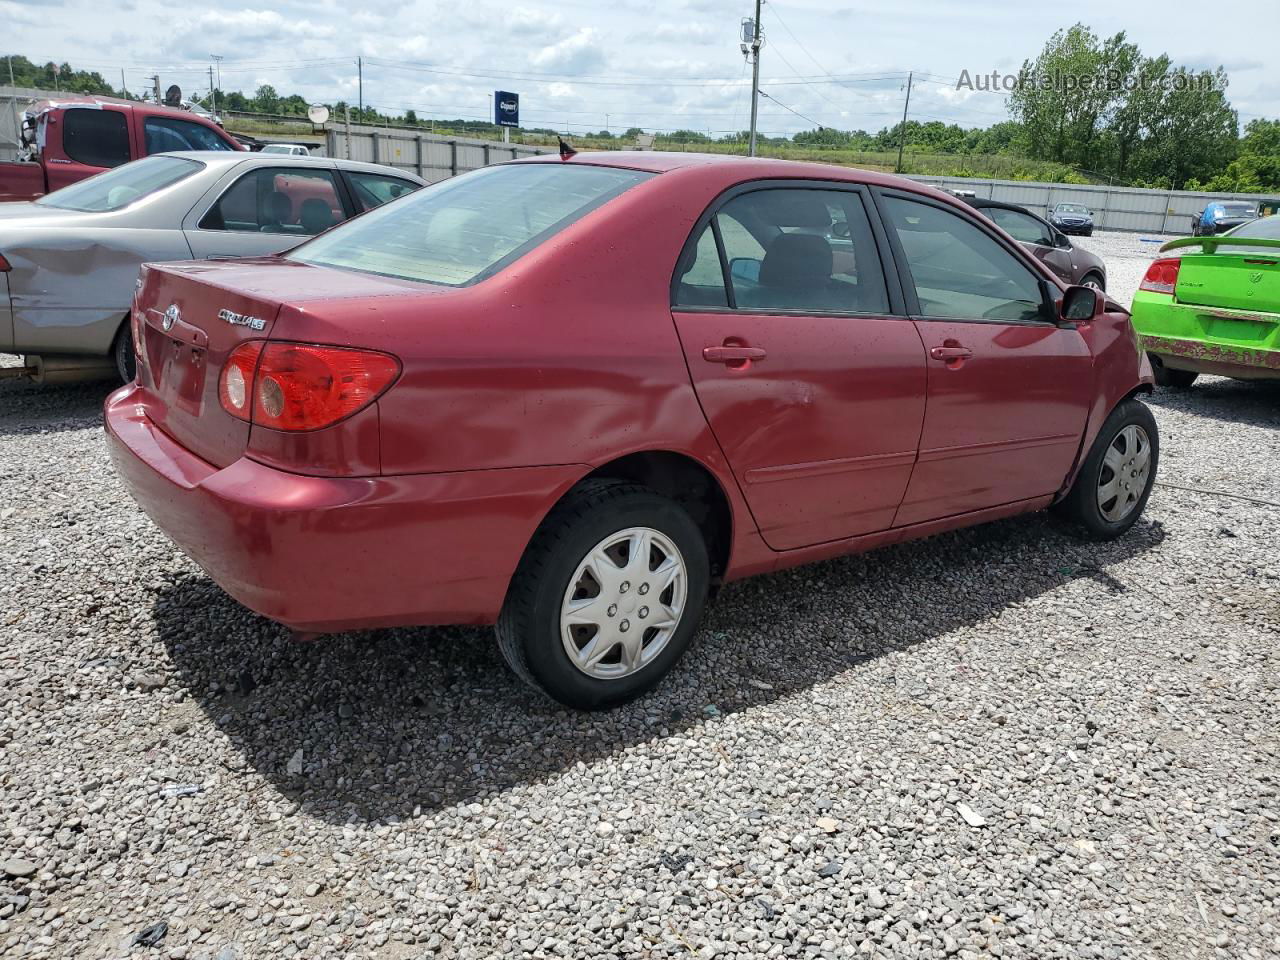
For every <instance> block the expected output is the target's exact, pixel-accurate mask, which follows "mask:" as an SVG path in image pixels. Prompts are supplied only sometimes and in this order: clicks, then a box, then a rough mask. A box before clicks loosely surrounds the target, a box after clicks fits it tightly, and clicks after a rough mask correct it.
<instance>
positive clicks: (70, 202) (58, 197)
mask: <svg viewBox="0 0 1280 960" xmlns="http://www.w3.org/2000/svg"><path fill="white" fill-rule="evenodd" d="M203 168H204V164H203V163H200V162H199V161H198V160H187V159H185V158H183V157H144V158H143V159H141V160H135V161H134V162H133V163H126V164H125V165H124V166H121V167H116V168H115V169H114V170H108V171H107V172H106V173H100V174H98V175H97V176H96V177H90V178H89V179H88V180H81V181H80V182H79V183H73V184H72V185H71V186H69V187H63V188H62V189H61V190H55V191H53V193H46V194H45V195H44V196H43V197H41V198H40V199H39V200H37V201H36V203H42V204H44V205H45V206H46V207H62V208H63V209H64V210H84V211H87V212H91V213H92V212H101V211H106V210H120V209H122V208H124V207H127V206H128V205H129V204H131V203H134V202H136V201H138V200H141V199H142V198H143V197H146V196H150V195H151V194H153V193H155V192H156V191H157V190H163V189H164V188H165V187H169V186H172V185H173V184H175V183H177V182H178V181H179V180H185V179H186V178H187V177H189V176H191V175H192V174H193V173H195V172H196V171H197V170H201V169H203Z"/></svg>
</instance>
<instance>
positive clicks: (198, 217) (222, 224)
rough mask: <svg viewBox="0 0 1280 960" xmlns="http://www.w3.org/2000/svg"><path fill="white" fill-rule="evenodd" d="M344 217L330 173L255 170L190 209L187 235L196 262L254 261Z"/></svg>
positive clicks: (319, 169) (317, 169) (327, 170)
mask: <svg viewBox="0 0 1280 960" xmlns="http://www.w3.org/2000/svg"><path fill="white" fill-rule="evenodd" d="M346 218H347V211H346V207H345V204H344V202H343V199H342V193H341V191H340V189H339V187H338V182H337V178H336V175H335V171H334V170H333V169H330V168H326V167H315V168H311V167H306V168H303V167H300V166H291V167H257V168H255V169H252V170H249V171H248V172H246V173H242V174H240V175H239V176H237V177H235V178H234V179H233V180H232V181H231V182H230V184H225V185H222V187H221V191H220V192H219V193H218V194H217V197H216V199H215V200H213V201H212V202H208V201H206V202H205V203H202V204H201V205H200V206H198V207H197V209H195V210H193V211H192V212H191V214H189V215H188V218H187V223H186V225H185V231H186V234H187V241H188V242H189V243H190V244H191V252H192V254H193V255H194V256H195V258H196V259H197V260H198V259H201V258H205V257H254V256H266V255H269V254H274V253H281V252H283V251H285V250H289V249H291V248H293V247H296V246H297V245H298V244H299V243H301V242H302V241H304V240H306V239H308V238H309V237H312V236H315V235H316V234H317V233H320V232H322V231H324V230H327V229H329V227H331V226H334V225H335V224H337V223H340V222H341V221H343V220H345V219H346Z"/></svg>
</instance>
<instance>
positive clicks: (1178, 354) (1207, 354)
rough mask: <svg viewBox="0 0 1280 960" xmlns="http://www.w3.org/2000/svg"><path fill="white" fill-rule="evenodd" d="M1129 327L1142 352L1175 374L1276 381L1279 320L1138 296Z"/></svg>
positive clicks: (1279, 361)
mask: <svg viewBox="0 0 1280 960" xmlns="http://www.w3.org/2000/svg"><path fill="white" fill-rule="evenodd" d="M1132 321H1133V328H1134V330H1135V331H1136V332H1137V334H1138V341H1139V343H1140V344H1141V346H1142V349H1143V350H1145V351H1146V352H1147V353H1149V354H1152V355H1153V356H1155V357H1156V358H1158V359H1159V361H1160V362H1161V363H1163V364H1164V365H1165V366H1166V367H1171V368H1173V369H1175V370H1192V371H1195V372H1196V373H1210V374H1218V375H1220V376H1224V377H1238V378H1241V379H1268V380H1269V379H1273V378H1276V377H1280V315H1278V314H1274V313H1266V312H1257V311H1248V310H1233V309H1227V308H1220V307H1206V306H1198V305H1195V304H1186V303H1179V302H1177V301H1176V300H1174V298H1173V297H1171V296H1169V295H1168V294H1159V293H1151V292H1149V291H1139V292H1138V293H1137V294H1136V295H1135V296H1134V298H1133V313H1132Z"/></svg>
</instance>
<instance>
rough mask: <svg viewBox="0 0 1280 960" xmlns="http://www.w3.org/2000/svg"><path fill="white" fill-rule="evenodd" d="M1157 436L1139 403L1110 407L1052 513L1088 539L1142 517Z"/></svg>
mask: <svg viewBox="0 0 1280 960" xmlns="http://www.w3.org/2000/svg"><path fill="white" fill-rule="evenodd" d="M1159 462H1160V435H1159V432H1158V431H1157V429H1156V420H1155V417H1153V416H1152V415H1151V411H1150V410H1149V409H1148V408H1147V405H1146V404H1145V403H1142V402H1141V401H1139V400H1126V401H1124V402H1123V403H1121V404H1120V405H1119V406H1118V407H1116V408H1115V409H1114V410H1113V411H1111V415H1110V416H1109V417H1107V420H1106V422H1105V423H1104V424H1103V425H1102V429H1101V430H1099V431H1098V436H1097V438H1096V439H1095V440H1094V441H1093V446H1092V447H1090V448H1089V454H1088V456H1086V457H1085V459H1084V463H1083V464H1082V465H1081V467H1080V471H1079V472H1078V473H1077V474H1076V479H1075V482H1074V483H1072V485H1071V490H1070V491H1069V492H1068V493H1067V496H1066V497H1065V498H1064V499H1063V500H1062V502H1061V503H1060V504H1059V505H1058V512H1059V513H1061V514H1062V515H1063V516H1064V517H1066V518H1067V519H1068V520H1070V521H1072V522H1074V523H1075V524H1077V525H1078V526H1079V527H1080V528H1081V529H1082V530H1083V532H1084V533H1085V535H1086V536H1087V537H1089V539H1091V540H1114V539H1115V538H1116V537H1118V536H1120V535H1121V534H1122V533H1124V532H1125V531H1126V530H1128V529H1129V528H1130V527H1131V526H1133V525H1134V523H1135V522H1136V521H1137V519H1138V517H1140V516H1142V511H1143V510H1144V509H1145V508H1146V506H1147V499H1148V498H1149V497H1150V496H1151V488H1152V485H1153V484H1154V483H1155V480H1156V468H1157V467H1158V465H1159Z"/></svg>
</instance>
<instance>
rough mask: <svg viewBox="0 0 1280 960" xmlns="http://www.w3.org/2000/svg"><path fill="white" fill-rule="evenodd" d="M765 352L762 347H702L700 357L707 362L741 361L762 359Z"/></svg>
mask: <svg viewBox="0 0 1280 960" xmlns="http://www.w3.org/2000/svg"><path fill="white" fill-rule="evenodd" d="M766 355H767V354H766V353H765V350H764V348H763V347H741V346H729V345H726V346H723V347H703V348H702V359H703V360H705V361H707V363H742V362H743V361H744V360H763V359H764V358H765V356H766Z"/></svg>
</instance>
